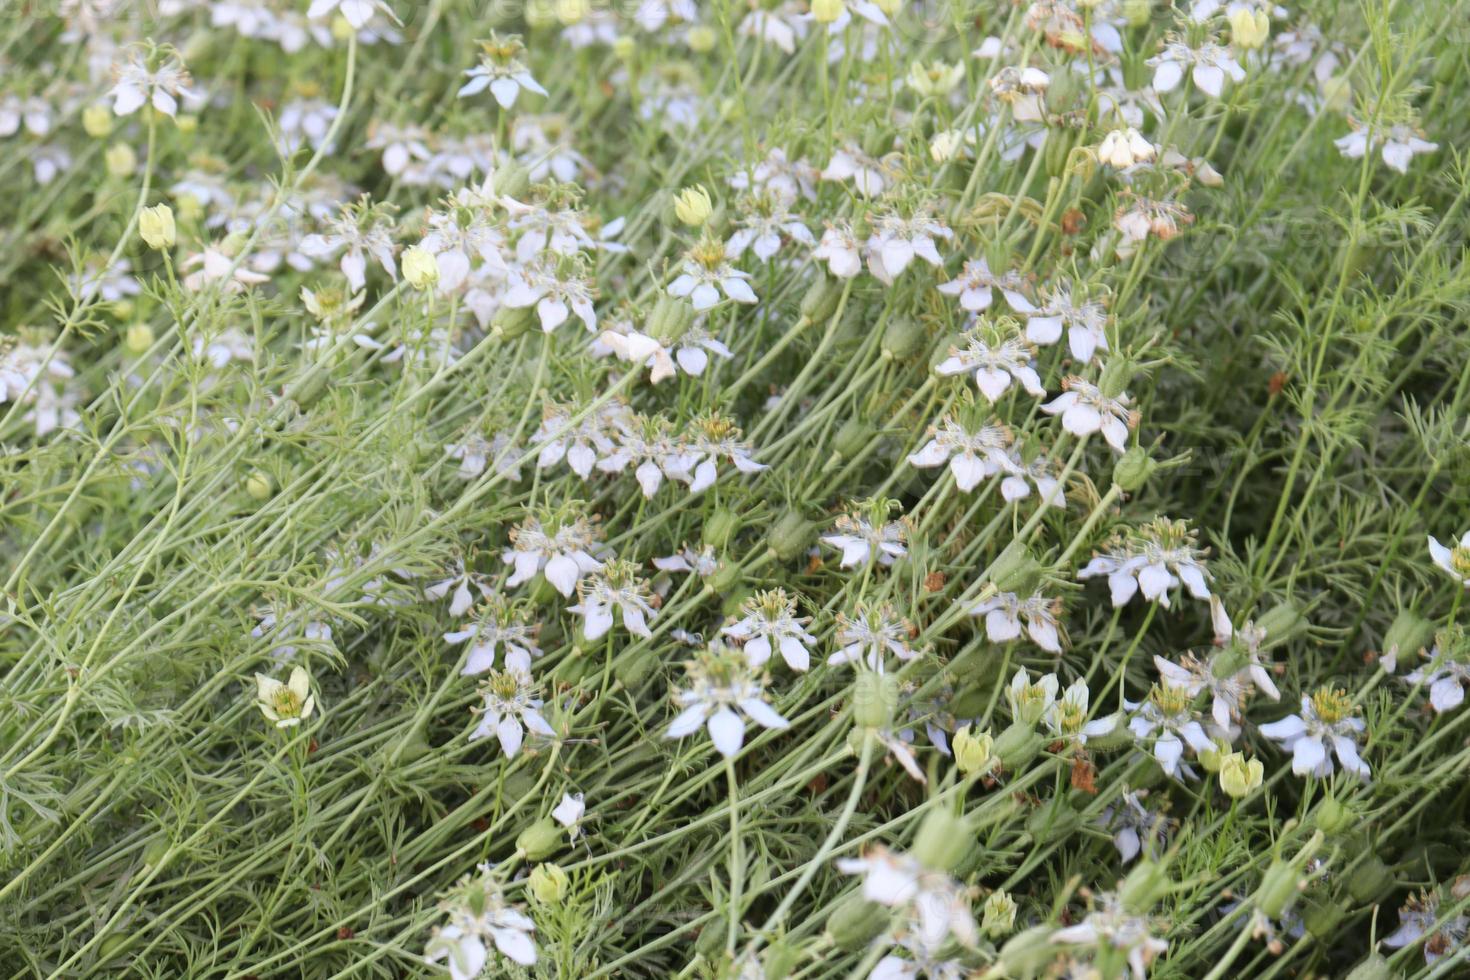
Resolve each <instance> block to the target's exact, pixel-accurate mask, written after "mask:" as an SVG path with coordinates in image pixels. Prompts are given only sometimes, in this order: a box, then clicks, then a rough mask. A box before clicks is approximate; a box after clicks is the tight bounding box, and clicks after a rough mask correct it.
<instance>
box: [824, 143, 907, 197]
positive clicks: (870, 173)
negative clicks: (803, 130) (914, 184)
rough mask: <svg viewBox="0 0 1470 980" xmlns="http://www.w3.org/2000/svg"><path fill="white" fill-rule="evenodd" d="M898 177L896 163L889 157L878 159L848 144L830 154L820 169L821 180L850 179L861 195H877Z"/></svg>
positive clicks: (854, 188)
mask: <svg viewBox="0 0 1470 980" xmlns="http://www.w3.org/2000/svg"><path fill="white" fill-rule="evenodd" d="M897 177H898V165H897V163H896V161H895V160H894V159H893V158H892V157H891V156H890V157H883V158H882V159H878V158H875V157H871V156H869V155H868V154H866V153H864V152H863V151H862V150H859V149H858V148H857V147H856V146H853V145H852V144H848V145H847V146H846V147H843V148H842V149H839V150H837V151H836V152H834V153H833V154H832V159H831V160H829V161H828V162H827V166H826V168H825V169H824V170H823V171H822V179H823V180H839V181H847V180H850V181H852V188H853V190H855V191H857V192H858V193H859V194H861V195H862V196H863V197H877V196H879V195H880V194H882V193H883V192H884V191H885V190H886V189H887V188H888V185H889V184H890V183H891V182H892V181H894V180H895V179H896V178H897Z"/></svg>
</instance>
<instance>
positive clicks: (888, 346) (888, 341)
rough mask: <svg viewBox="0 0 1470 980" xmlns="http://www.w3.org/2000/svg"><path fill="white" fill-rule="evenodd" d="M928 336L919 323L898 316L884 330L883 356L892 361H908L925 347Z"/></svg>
mask: <svg viewBox="0 0 1470 980" xmlns="http://www.w3.org/2000/svg"><path fill="white" fill-rule="evenodd" d="M926 337H927V334H926V333H925V331H924V327H923V326H922V325H921V324H920V323H919V322H918V321H917V320H912V319H910V318H909V317H906V316H896V317H893V318H891V319H890V320H889V321H888V326H886V327H884V328H883V347H882V351H883V356H884V357H885V358H886V359H888V360H891V361H906V360H908V359H909V358H911V357H913V356H914V355H915V354H917V353H918V352H919V351H920V350H921V349H922V348H923V346H924V340H925V339H926Z"/></svg>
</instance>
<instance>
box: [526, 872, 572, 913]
mask: <svg viewBox="0 0 1470 980" xmlns="http://www.w3.org/2000/svg"><path fill="white" fill-rule="evenodd" d="M526 886H527V888H529V889H530V892H531V897H532V898H534V899H535V900H536V901H538V902H540V903H541V904H542V905H559V904H561V901H562V899H564V898H566V897H567V891H568V890H569V889H570V888H571V879H569V878H568V877H567V873H566V872H565V871H563V870H562V869H561V868H560V867H559V866H558V865H555V864H538V865H536V867H534V868H532V869H531V874H530V878H529V879H528V880H527V882H526Z"/></svg>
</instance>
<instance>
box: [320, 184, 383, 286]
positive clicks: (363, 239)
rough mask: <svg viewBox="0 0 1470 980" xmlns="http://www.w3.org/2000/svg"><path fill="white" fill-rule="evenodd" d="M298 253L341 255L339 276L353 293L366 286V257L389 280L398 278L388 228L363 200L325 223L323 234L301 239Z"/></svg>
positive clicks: (322, 255) (323, 256) (378, 214)
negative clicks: (386, 275) (379, 267)
mask: <svg viewBox="0 0 1470 980" xmlns="http://www.w3.org/2000/svg"><path fill="white" fill-rule="evenodd" d="M344 250H345V251H344ZM301 252H302V254H304V255H308V256H310V257H311V258H314V259H323V258H329V257H331V256H333V255H336V254H337V253H338V252H343V255H342V261H341V263H340V265H341V269H342V274H343V275H344V276H346V277H347V282H348V284H349V285H350V286H351V287H352V291H353V292H356V291H357V290H359V289H361V288H363V286H364V285H365V284H366V283H367V256H368V255H371V256H372V257H373V258H375V259H377V260H378V264H379V265H381V266H382V267H383V271H384V272H386V273H388V275H389V276H390V277H391V278H393V279H394V280H396V279H397V278H398V267H397V265H396V264H395V263H394V261H393V237H392V234H391V229H390V226H389V225H388V223H387V222H386V221H385V220H384V219H383V218H382V217H381V213H380V212H379V211H378V209H377V208H375V207H373V206H372V205H370V204H368V203H367V201H366V199H364V200H363V202H362V203H360V204H355V205H348V207H347V208H346V209H344V211H343V213H342V215H341V217H339V218H336V219H334V220H333V221H331V222H330V223H329V224H328V231H327V232H326V233H325V234H319V235H307V236H306V237H305V238H303V239H302V240H301Z"/></svg>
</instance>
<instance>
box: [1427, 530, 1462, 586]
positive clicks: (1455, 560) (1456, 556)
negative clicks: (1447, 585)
mask: <svg viewBox="0 0 1470 980" xmlns="http://www.w3.org/2000/svg"><path fill="white" fill-rule="evenodd" d="M1429 557H1430V558H1431V559H1433V561H1434V563H1435V564H1436V565H1438V566H1439V567H1440V568H1442V569H1444V570H1445V571H1446V572H1448V573H1449V576H1450V577H1451V578H1453V579H1454V580H1455V581H1456V582H1459V583H1460V584H1461V585H1463V586H1465V588H1467V589H1470V531H1466V532H1465V533H1464V534H1462V535H1461V536H1460V541H1459V543H1458V544H1456V545H1454V546H1452V547H1448V548H1447V547H1445V546H1444V545H1442V544H1440V543H1439V540H1438V539H1437V538H1435V537H1434V535H1430V536H1429Z"/></svg>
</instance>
